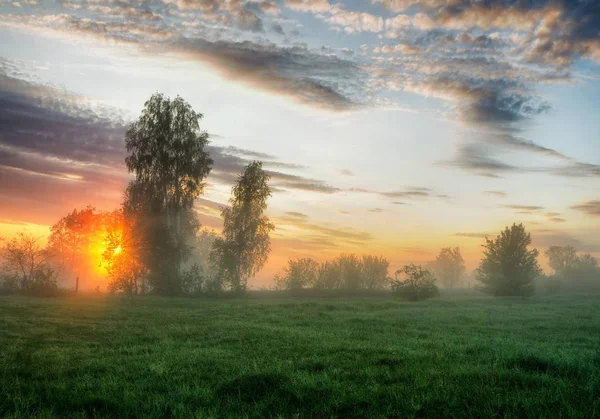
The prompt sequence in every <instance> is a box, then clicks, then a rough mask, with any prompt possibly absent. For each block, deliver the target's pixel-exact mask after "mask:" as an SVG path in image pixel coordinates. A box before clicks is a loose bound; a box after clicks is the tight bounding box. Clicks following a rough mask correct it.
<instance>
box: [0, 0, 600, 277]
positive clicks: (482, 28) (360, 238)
mask: <svg viewBox="0 0 600 419" xmlns="http://www.w3.org/2000/svg"><path fill="white" fill-rule="evenodd" d="M0 39H1V40H2V42H0V202H1V205H0V235H3V236H7V237H8V236H11V235H12V234H14V233H15V232H17V231H20V230H22V229H23V228H26V229H27V230H29V231H31V232H33V233H35V234H39V235H46V234H48V231H49V226H51V225H52V224H53V223H55V222H56V221H57V220H58V219H59V218H60V217H62V216H64V215H66V214H67V213H68V212H70V211H71V210H72V209H74V208H78V209H81V208H84V207H86V206H87V205H92V206H95V207H96V208H97V209H99V210H112V209H115V208H117V207H118V206H119V205H120V202H121V200H122V193H123V190H124V188H125V186H126V184H127V182H128V180H129V179H131V175H129V174H128V173H127V170H126V168H125V165H124V157H125V155H126V152H125V148H124V133H125V131H126V129H127V125H128V124H129V123H131V122H132V121H134V120H135V119H136V118H137V117H138V116H139V114H140V112H141V109H142V107H143V105H144V102H145V101H146V100H147V99H148V98H149V97H150V96H151V95H152V94H153V93H155V92H161V93H163V94H165V95H168V96H171V97H174V96H176V95H180V96H182V97H183V98H184V99H185V100H187V101H188V102H189V103H190V104H191V105H192V107H193V108H194V109H195V110H196V111H198V112H201V113H202V114H203V115H204V117H203V119H202V122H201V127H202V129H203V130H206V131H207V132H208V133H209V134H210V138H211V143H210V145H209V152H210V154H211V157H212V158H213V159H214V161H215V163H214V167H213V171H212V173H211V174H210V176H209V177H208V179H207V180H208V186H207V188H206V190H205V193H204V195H203V196H202V197H201V198H200V199H198V200H197V202H196V205H195V208H196V210H197V211H198V213H199V214H200V219H201V222H202V223H203V225H204V226H206V227H207V228H210V229H215V230H218V229H219V228H220V227H221V220H220V216H219V208H220V207H221V206H222V205H226V203H227V200H228V198H229V193H230V189H231V186H232V185H233V182H234V181H235V179H236V177H237V175H238V174H239V173H240V172H241V170H242V168H243V167H244V165H245V164H247V163H248V162H249V161H251V160H254V159H259V160H262V161H263V162H264V167H265V168H266V169H267V171H268V173H269V174H270V175H271V186H272V187H273V196H272V198H271V199H270V201H269V209H268V215H269V216H270V217H271V219H272V221H273V222H274V223H275V225H276V230H275V231H274V232H273V234H272V248H273V251H272V254H271V257H270V259H269V262H268V264H267V266H266V267H265V269H263V270H262V271H261V272H260V273H259V274H258V275H257V277H256V279H255V280H254V281H251V284H252V285H254V286H262V285H267V284H269V282H270V279H271V278H272V276H273V274H274V273H275V272H276V271H277V270H279V269H280V268H281V267H282V266H283V264H284V263H285V262H286V260H287V259H288V258H290V257H291V258H295V257H314V258H316V259H318V260H324V259H327V258H332V257H334V256H336V255H338V254H340V253H342V252H354V253H357V254H359V255H360V254H377V255H383V256H385V257H387V258H388V259H389V260H390V262H391V266H390V267H391V269H392V271H393V270H395V269H398V268H399V267H401V265H403V264H405V263H409V262H415V263H422V262H426V261H429V260H433V259H435V256H436V254H437V253H438V252H439V249H440V248H442V247H447V246H460V247H461V249H462V252H463V255H464V257H465V259H466V262H467V268H468V269H469V270H471V269H474V268H475V267H476V266H477V264H478V261H479V259H480V256H481V245H482V244H483V243H484V237H485V236H486V235H488V236H495V235H497V234H498V233H499V231H500V230H501V229H503V228H504V227H505V226H507V225H510V224H512V223H513V222H517V223H520V222H522V223H524V224H525V226H526V228H527V229H528V231H530V232H531V235H532V240H533V245H535V246H536V247H537V248H538V249H539V250H540V251H543V249H545V248H547V247H548V246H551V245H572V246H574V247H575V248H576V249H578V250H579V251H581V252H590V253H592V254H594V255H596V256H600V120H599V118H598V110H599V109H600V2H597V1H591V0H486V1H482V0H346V1H339V2H336V1H328V0H281V1H274V0H257V1H246V0H222V1H218V0H75V1H72V0H69V1H66V0H65V1H61V0H23V1H21V0H19V1H12V0H0ZM540 261H541V262H542V263H543V262H544V260H543V258H540Z"/></svg>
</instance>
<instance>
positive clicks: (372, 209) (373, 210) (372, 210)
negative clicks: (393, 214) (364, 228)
mask: <svg viewBox="0 0 600 419" xmlns="http://www.w3.org/2000/svg"><path fill="white" fill-rule="evenodd" d="M369 212H375V213H380V212H383V209H382V208H371V209H370V210H369Z"/></svg>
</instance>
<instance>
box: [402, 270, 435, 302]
mask: <svg viewBox="0 0 600 419" xmlns="http://www.w3.org/2000/svg"><path fill="white" fill-rule="evenodd" d="M399 274H404V275H405V276H406V278H405V279H404V280H399V279H398V275H399ZM391 285H392V292H393V293H394V294H395V295H397V296H399V297H401V298H404V299H407V300H409V301H421V300H425V299H428V298H432V297H435V296H437V295H439V290H438V287H437V286H436V285H435V276H434V275H433V274H432V273H431V272H430V271H429V270H427V269H423V268H422V267H421V266H418V265H414V264H410V265H405V266H404V267H402V268H401V269H398V270H397V271H396V279H393V280H392V281H391Z"/></svg>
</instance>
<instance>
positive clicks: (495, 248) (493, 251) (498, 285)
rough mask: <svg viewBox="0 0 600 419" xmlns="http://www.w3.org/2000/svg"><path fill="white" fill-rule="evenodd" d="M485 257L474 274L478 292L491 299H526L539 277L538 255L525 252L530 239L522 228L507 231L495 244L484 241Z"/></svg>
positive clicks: (515, 225) (532, 252) (512, 228)
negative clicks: (485, 294)
mask: <svg viewBox="0 0 600 419" xmlns="http://www.w3.org/2000/svg"><path fill="white" fill-rule="evenodd" d="M485 240H486V244H485V245H484V247H485V250H484V257H483V259H482V261H481V263H480V265H479V268H478V270H477V280H478V281H479V282H480V283H481V285H480V286H479V287H478V288H479V289H480V290H481V291H483V292H485V293H487V294H491V295H494V296H518V295H523V296H529V295H532V294H533V292H534V290H535V286H534V282H533V281H534V279H535V278H536V277H537V276H538V275H540V274H541V272H542V271H541V269H540V267H539V265H538V263H537V256H538V251H537V250H536V249H533V250H527V246H529V245H530V244H531V235H530V234H529V233H526V232H525V227H523V224H519V225H517V224H513V225H512V227H510V228H508V227H506V228H505V230H504V231H502V232H501V233H500V235H499V236H498V237H496V239H495V240H491V239H488V238H486V239H485Z"/></svg>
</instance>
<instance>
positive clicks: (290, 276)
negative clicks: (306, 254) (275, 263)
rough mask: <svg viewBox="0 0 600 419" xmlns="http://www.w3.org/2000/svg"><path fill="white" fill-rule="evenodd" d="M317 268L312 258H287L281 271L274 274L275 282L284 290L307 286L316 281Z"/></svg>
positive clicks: (317, 265)
mask: <svg viewBox="0 0 600 419" xmlns="http://www.w3.org/2000/svg"><path fill="white" fill-rule="evenodd" d="M318 270H319V264H318V263H317V262H316V261H315V260H314V259H310V258H300V259H296V260H292V259H289V260H288V265H287V266H286V267H285V268H284V269H283V273H282V274H280V275H276V276H275V284H276V285H277V287H278V288H279V289H284V290H299V289H303V288H309V287H311V286H313V285H314V284H315V282H316V281H317V272H318Z"/></svg>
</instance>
